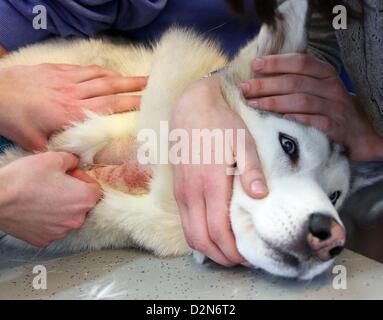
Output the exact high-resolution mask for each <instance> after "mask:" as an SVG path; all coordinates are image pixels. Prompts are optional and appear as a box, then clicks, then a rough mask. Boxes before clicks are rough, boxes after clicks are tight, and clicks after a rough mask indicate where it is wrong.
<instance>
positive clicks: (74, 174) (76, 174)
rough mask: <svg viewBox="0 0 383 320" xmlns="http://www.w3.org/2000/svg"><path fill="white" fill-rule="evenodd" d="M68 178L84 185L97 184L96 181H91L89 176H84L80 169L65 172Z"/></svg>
mask: <svg viewBox="0 0 383 320" xmlns="http://www.w3.org/2000/svg"><path fill="white" fill-rule="evenodd" d="M67 173H68V174H69V175H70V176H72V177H74V178H76V179H79V180H81V181H83V182H86V183H94V184H97V185H98V184H99V183H98V182H97V180H95V179H93V178H92V177H91V176H90V175H88V174H86V173H85V172H84V171H83V170H80V169H77V168H76V169H72V170H69V171H68V172H67Z"/></svg>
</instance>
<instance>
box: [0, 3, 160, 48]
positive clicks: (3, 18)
mask: <svg viewBox="0 0 383 320" xmlns="http://www.w3.org/2000/svg"><path fill="white" fill-rule="evenodd" d="M166 2H167V0H140V1H136V0H95V1H89V0H57V1H48V0H28V1H20V0H2V1H0V45H1V46H2V47H4V48H5V49H6V50H8V51H11V50H15V49H17V48H19V47H21V46H24V45H26V44H30V43H34V42H38V41H41V40H43V39H46V38H48V37H50V36H62V37H71V36H77V37H81V36H83V37H93V36H96V35H98V34H100V33H101V32H103V31H106V30H110V29H114V30H124V31H126V30H133V29H137V28H140V27H142V26H144V25H147V24H148V23H150V22H151V21H153V20H154V18H155V17H156V16H157V15H158V14H159V13H160V12H161V10H162V9H163V8H164V6H165V5H166ZM36 6H43V7H45V8H46V13H47V28H46V29H35V28H34V27H33V21H34V19H35V18H36V16H37V15H38V14H39V13H36V11H35V13H34V10H33V9H34V8H35V7H36Z"/></svg>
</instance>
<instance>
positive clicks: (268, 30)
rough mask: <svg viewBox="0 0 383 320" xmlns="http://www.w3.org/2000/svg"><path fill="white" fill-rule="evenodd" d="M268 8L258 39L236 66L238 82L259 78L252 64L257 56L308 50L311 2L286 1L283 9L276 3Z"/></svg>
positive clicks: (251, 44) (281, 5)
mask: <svg viewBox="0 0 383 320" xmlns="http://www.w3.org/2000/svg"><path fill="white" fill-rule="evenodd" d="M268 1H269V0H268ZM268 8H269V10H267V12H266V13H265V14H262V13H261V12H258V16H259V20H260V22H261V23H262V27H261V30H260V32H259V34H258V37H256V38H255V39H254V40H252V41H251V42H249V44H248V45H247V46H246V47H245V48H244V49H242V50H241V52H240V54H239V55H238V56H237V57H236V59H235V60H234V61H233V63H232V67H233V71H234V72H233V73H234V74H235V78H236V80H248V79H250V78H253V77H254V76H255V75H254V74H253V72H252V71H251V68H250V64H251V61H252V60H253V59H254V58H256V57H261V56H265V55H272V54H281V53H290V52H304V51H305V50H306V46H307V31H306V29H307V28H306V24H307V23H306V22H307V17H308V15H309V0H284V1H283V2H282V3H281V4H280V5H279V6H277V1H274V0H273V1H270V3H269V4H268Z"/></svg>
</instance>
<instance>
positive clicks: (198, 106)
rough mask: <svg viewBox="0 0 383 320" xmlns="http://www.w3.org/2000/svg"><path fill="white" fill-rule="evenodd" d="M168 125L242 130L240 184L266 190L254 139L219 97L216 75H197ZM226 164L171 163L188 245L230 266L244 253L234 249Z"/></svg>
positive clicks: (260, 193)
mask: <svg viewBox="0 0 383 320" xmlns="http://www.w3.org/2000/svg"><path fill="white" fill-rule="evenodd" d="M171 128H172V129H177V128H182V129H185V130H187V132H188V133H191V132H192V130H193V129H204V128H206V129H211V130H212V129H217V128H218V129H222V130H224V129H234V130H233V131H234V132H237V129H243V130H245V132H246V134H245V137H246V138H245V145H246V148H245V153H246V154H245V163H244V168H243V170H242V174H241V182H242V185H243V188H244V190H245V191H246V192H247V193H248V194H249V196H252V197H255V198H262V197H265V196H266V195H267V187H266V183H265V179H264V177H263V174H262V168H261V166H260V162H259V159H258V155H257V151H256V146H255V142H254V140H253V139H252V138H251V136H250V134H249V132H248V131H247V129H246V126H245V124H244V123H243V121H242V120H241V119H240V117H239V116H238V115H237V114H235V113H234V111H232V109H231V108H230V107H229V106H228V105H227V103H226V101H225V99H224V98H223V96H222V92H221V87H220V78H219V76H212V77H210V78H208V79H204V80H201V81H199V82H198V83H196V84H195V85H193V86H192V87H190V88H189V89H187V90H186V92H185V93H184V94H183V96H182V97H181V99H180V100H179V102H178V104H177V106H176V107H175V109H174V113H173V118H172V123H171ZM189 136H191V134H190V135H189ZM228 147H229V148H230V150H231V154H232V156H233V157H236V156H238V155H237V154H236V153H237V151H238V150H237V148H236V146H235V145H230V146H228ZM213 148H214V146H213ZM212 154H214V150H212ZM228 167H229V166H228V165H227V164H214V163H212V164H201V165H196V164H178V165H174V166H173V169H174V194H175V198H176V200H177V204H178V206H179V210H180V213H181V220H182V225H183V228H184V232H185V236H186V240H187V242H188V244H189V246H190V247H191V248H193V249H195V250H197V251H199V252H201V253H203V254H204V255H206V256H208V257H209V258H211V259H212V260H214V261H215V262H217V263H219V264H221V265H224V266H233V265H236V264H239V263H244V258H243V257H242V256H241V255H240V254H239V252H238V250H237V247H236V242H235V238H234V235H233V232H232V230H231V224H230V217H229V205H230V199H231V194H232V182H233V179H232V176H230V175H228V174H227V169H228Z"/></svg>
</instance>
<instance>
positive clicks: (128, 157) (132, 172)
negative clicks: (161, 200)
mask: <svg viewBox="0 0 383 320" xmlns="http://www.w3.org/2000/svg"><path fill="white" fill-rule="evenodd" d="M136 155H137V145H136V143H135V140H134V137H128V138H126V139H119V140H116V141H113V142H112V143H110V144H108V145H107V146H106V147H105V148H103V149H102V150H101V151H100V152H99V153H98V154H97V155H96V156H95V165H94V166H91V167H90V169H88V170H87V171H86V172H87V174H89V175H90V176H91V177H92V178H94V179H96V180H97V181H98V182H99V183H100V184H101V185H103V186H108V187H110V188H112V189H115V190H118V191H121V192H124V193H129V194H133V195H141V194H146V193H148V192H149V184H150V181H151V179H152V171H151V169H150V168H149V167H147V166H143V165H141V164H139V163H138V161H137V156H136Z"/></svg>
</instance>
